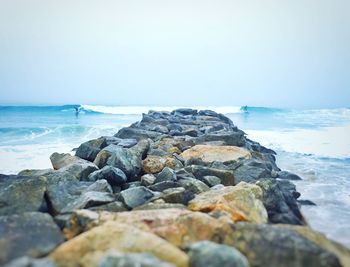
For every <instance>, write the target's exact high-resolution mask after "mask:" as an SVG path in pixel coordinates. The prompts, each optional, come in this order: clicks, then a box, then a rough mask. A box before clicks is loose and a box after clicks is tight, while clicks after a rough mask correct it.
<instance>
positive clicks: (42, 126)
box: [0, 105, 350, 248]
mask: <svg viewBox="0 0 350 267" xmlns="http://www.w3.org/2000/svg"><path fill="white" fill-rule="evenodd" d="M78 106H79V107H80V108H81V111H80V112H79V115H78V116H76V112H75V107H78ZM174 108H177V107H147V106H144V107H140V106H137V107H136V106H135V107H133V106H127V107H120V106H119V107H113V106H92V105H65V106H48V107H45V106H40V107H38V106H28V107H24V106H20V107H14V106H0V173H6V174H10V173H18V172H19V171H20V170H22V169H28V168H30V169H32V168H50V167H51V166H50V161H49V156H50V155H51V154H52V153H53V152H70V151H72V149H73V148H75V147H77V146H78V145H79V144H80V143H82V142H84V141H86V140H89V139H92V138H96V137H99V136H103V135H113V134H114V133H116V132H117V131H118V129H120V128H122V127H124V126H128V125H130V124H131V123H133V122H135V121H137V120H139V119H140V118H141V114H142V113H146V112H148V110H150V109H153V110H168V111H170V110H173V109H174ZM196 108H198V109H212V110H215V111H217V112H220V113H223V114H225V115H227V116H228V117H230V118H231V119H232V121H233V122H234V123H235V124H236V125H237V126H238V127H239V128H241V129H242V130H244V131H245V132H246V133H247V135H248V138H251V139H253V140H256V141H258V142H260V143H261V144H263V145H265V146H268V147H270V148H272V149H275V150H276V151H277V152H278V156H277V161H278V165H279V166H280V167H281V168H283V169H286V170H289V171H292V172H295V173H297V174H299V175H300V176H302V177H303V181H299V182H296V184H297V188H298V190H299V191H300V192H301V194H302V198H303V199H309V200H312V201H313V202H315V203H316V204H317V206H304V207H303V208H302V211H303V213H304V215H305V216H306V218H307V220H308V221H309V223H310V225H311V226H312V227H313V228H315V229H317V230H319V231H321V232H323V233H325V234H326V235H327V236H328V237H330V238H332V239H334V240H337V241H338V242H341V243H343V244H345V245H346V246H348V247H349V248H350V193H349V188H350V138H349V136H350V109H348V108H341V109H314V110H306V109H303V110H296V109H277V108H265V107H247V108H241V107H235V106H230V107H215V106H213V107H196Z"/></svg>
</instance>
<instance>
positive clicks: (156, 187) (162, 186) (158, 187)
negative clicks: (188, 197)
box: [148, 181, 182, 192]
mask: <svg viewBox="0 0 350 267" xmlns="http://www.w3.org/2000/svg"><path fill="white" fill-rule="evenodd" d="M175 187H182V186H181V184H180V183H179V182H173V181H164V182H160V183H156V184H153V185H150V186H149V187H148V188H149V189H151V190H152V191H157V192H163V191H164V190H167V189H169V188H175Z"/></svg>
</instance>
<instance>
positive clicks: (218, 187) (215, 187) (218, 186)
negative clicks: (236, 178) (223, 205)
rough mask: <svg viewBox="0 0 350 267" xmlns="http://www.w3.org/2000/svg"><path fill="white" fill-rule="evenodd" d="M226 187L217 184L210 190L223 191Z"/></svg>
mask: <svg viewBox="0 0 350 267" xmlns="http://www.w3.org/2000/svg"><path fill="white" fill-rule="evenodd" d="M224 187H225V186H224V185H223V184H217V185H214V186H213V187H211V188H210V190H220V189H223V188H224Z"/></svg>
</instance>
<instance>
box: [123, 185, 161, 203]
mask: <svg viewBox="0 0 350 267" xmlns="http://www.w3.org/2000/svg"><path fill="white" fill-rule="evenodd" d="M120 195H121V199H122V201H123V202H124V204H125V205H126V206H127V207H129V208H131V209H133V208H135V207H137V206H141V205H143V204H145V203H147V202H148V201H150V200H151V199H152V198H153V197H154V196H155V195H154V192H152V191H151V190H149V189H147V188H146V187H144V186H139V187H135V188H129V189H126V190H124V191H121V192H120Z"/></svg>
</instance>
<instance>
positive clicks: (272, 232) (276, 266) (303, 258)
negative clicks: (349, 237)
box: [224, 223, 341, 267]
mask: <svg viewBox="0 0 350 267" xmlns="http://www.w3.org/2000/svg"><path fill="white" fill-rule="evenodd" d="M231 228H232V233H231V234H230V235H228V236H227V237H226V239H227V240H225V241H224V242H225V244H230V245H232V246H234V247H236V248H237V249H238V250H239V251H240V252H241V253H242V254H244V255H245V256H246V257H247V258H248V261H249V263H250V265H251V266H252V267H258V266H270V267H280V266H284V267H305V266H308V267H326V266H327V267H340V266H341V265H340V263H339V260H338V258H337V257H336V256H335V255H334V254H332V253H330V252H328V251H326V250H324V249H322V248H321V247H319V246H318V245H316V244H315V243H313V242H312V241H310V240H308V239H306V238H304V237H302V236H301V235H299V234H298V233H296V232H295V231H292V230H290V229H283V228H282V227H276V226H273V225H269V224H253V223H234V224H231Z"/></svg>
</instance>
